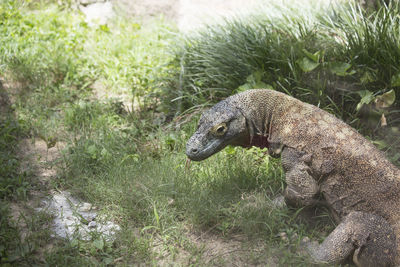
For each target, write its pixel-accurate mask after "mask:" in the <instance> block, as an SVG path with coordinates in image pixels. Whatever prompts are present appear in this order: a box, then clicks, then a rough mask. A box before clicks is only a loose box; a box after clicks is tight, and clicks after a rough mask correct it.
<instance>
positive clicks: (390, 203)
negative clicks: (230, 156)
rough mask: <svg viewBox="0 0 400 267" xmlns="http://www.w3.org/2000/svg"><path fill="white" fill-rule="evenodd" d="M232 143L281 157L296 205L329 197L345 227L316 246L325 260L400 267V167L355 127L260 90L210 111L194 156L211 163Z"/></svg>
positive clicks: (315, 253) (190, 149)
mask: <svg viewBox="0 0 400 267" xmlns="http://www.w3.org/2000/svg"><path fill="white" fill-rule="evenodd" d="M227 145H234V146H243V147H249V146H252V145H255V146H259V147H268V151H269V153H270V154H272V155H275V156H276V155H281V157H282V165H283V168H284V170H285V173H286V182H287V188H286V189H285V192H284V197H285V200H286V202H287V203H288V204H290V205H294V206H309V205H315V204H318V203H321V201H320V200H318V199H317V198H318V196H320V195H322V196H323V198H324V202H325V204H326V205H327V206H328V207H329V208H330V210H331V212H332V214H333V215H334V217H335V218H336V219H337V221H338V222H340V224H339V225H338V226H337V228H336V229H335V230H334V231H333V232H332V233H331V234H330V235H329V236H328V237H327V238H326V240H325V241H324V242H323V243H322V244H320V245H318V246H316V245H313V244H309V245H308V247H309V250H310V254H311V256H312V257H313V258H314V259H315V260H316V261H317V262H322V263H324V262H325V263H330V264H331V263H339V262H341V261H343V260H344V259H346V258H348V257H352V258H353V261H354V263H355V264H356V265H357V266H395V265H400V257H399V255H400V245H399V244H400V242H399V238H400V170H399V169H398V168H396V167H395V166H394V165H393V164H391V163H390V162H389V161H388V160H387V159H386V158H385V156H384V155H383V153H382V152H380V151H379V150H378V149H376V148H375V146H374V145H373V144H372V143H371V142H369V141H368V140H366V139H365V138H364V137H363V136H361V135H360V134H359V133H357V132H356V131H355V130H354V129H353V128H351V127H350V126H348V125H347V124H345V123H344V122H342V121H341V120H339V119H337V118H336V117H334V116H333V115H331V114H329V113H327V112H325V111H323V110H321V109H319V108H317V107H315V106H312V105H309V104H307V103H303V102H301V101H299V100H297V99H295V98H292V97H290V96H288V95H285V94H283V93H279V92H276V91H272V90H264V89H255V90H248V91H246V92H243V93H240V94H236V95H233V96H231V97H229V98H227V99H225V100H223V101H221V102H220V103H218V104H216V105H215V106H214V107H213V108H211V109H210V110H209V111H207V112H205V113H204V114H203V115H202V117H201V119H200V122H199V127H198V129H197V131H196V133H195V134H194V135H193V136H192V137H191V138H190V140H189V141H188V143H187V150H186V154H187V155H188V157H189V158H190V159H192V160H203V159H205V158H208V157H209V156H211V155H213V154H214V153H216V152H218V151H220V150H221V149H223V148H224V147H225V146H227Z"/></svg>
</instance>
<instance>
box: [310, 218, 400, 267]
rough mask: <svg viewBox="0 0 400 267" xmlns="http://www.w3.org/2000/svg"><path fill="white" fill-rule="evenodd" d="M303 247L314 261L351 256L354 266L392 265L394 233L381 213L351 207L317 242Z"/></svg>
mask: <svg viewBox="0 0 400 267" xmlns="http://www.w3.org/2000/svg"><path fill="white" fill-rule="evenodd" d="M307 248H308V251H309V253H310V254H311V256H312V258H313V259H314V260H315V261H316V262H317V263H326V264H337V263H340V262H343V261H344V260H345V259H347V258H348V257H350V256H353V262H354V263H355V264H356V265H357V266H362V267H369V266H371V267H372V266H394V264H395V262H394V261H395V257H396V236H395V234H394V231H393V229H392V227H391V226H390V224H389V223H388V222H387V221H386V220H385V219H384V218H382V217H381V216H378V215H375V214H371V213H365V212H359V211H353V212H351V213H349V214H348V215H347V216H346V217H345V218H344V220H343V221H342V222H341V223H340V224H339V225H338V226H337V227H336V228H335V230H334V231H333V232H332V233H331V234H330V235H329V236H328V237H327V238H326V239H325V240H324V242H322V244H320V245H318V244H315V243H311V242H310V243H308V244H307Z"/></svg>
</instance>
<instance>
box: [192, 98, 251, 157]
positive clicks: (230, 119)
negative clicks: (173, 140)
mask: <svg viewBox="0 0 400 267" xmlns="http://www.w3.org/2000/svg"><path fill="white" fill-rule="evenodd" d="M229 102H230V101H229V98H228V99H226V100H224V101H221V102H219V103H218V104H216V105H215V106H214V107H212V108H211V109H210V110H208V111H206V112H204V113H203V114H202V116H201V118H200V122H199V125H198V128H197V130H196V132H195V133H194V134H193V136H192V137H191V138H190V139H189V141H188V143H187V145H186V155H187V156H188V157H189V158H190V159H191V160H195V161H200V160H203V159H206V158H208V157H210V156H211V155H213V154H215V153H217V152H218V151H220V150H221V149H223V148H224V147H226V146H227V145H240V144H242V143H243V142H244V140H248V131H247V127H246V119H245V117H244V116H243V114H242V113H241V111H240V110H239V109H238V108H236V107H235V105H230V103H229Z"/></svg>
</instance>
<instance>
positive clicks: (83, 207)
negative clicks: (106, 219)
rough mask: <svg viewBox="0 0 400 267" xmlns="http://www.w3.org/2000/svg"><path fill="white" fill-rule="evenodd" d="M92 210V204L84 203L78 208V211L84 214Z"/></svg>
mask: <svg viewBox="0 0 400 267" xmlns="http://www.w3.org/2000/svg"><path fill="white" fill-rule="evenodd" d="M90 210H92V204H90V203H87V202H84V203H82V205H81V206H80V207H79V208H78V211H81V212H85V211H90Z"/></svg>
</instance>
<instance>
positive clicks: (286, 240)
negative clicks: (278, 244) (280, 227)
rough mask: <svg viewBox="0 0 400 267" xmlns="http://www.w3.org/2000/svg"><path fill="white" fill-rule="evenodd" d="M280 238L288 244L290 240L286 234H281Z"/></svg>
mask: <svg viewBox="0 0 400 267" xmlns="http://www.w3.org/2000/svg"><path fill="white" fill-rule="evenodd" d="M279 237H280V238H281V239H282V241H283V242H288V241H289V238H288V236H287V234H286V233H285V232H281V233H279Z"/></svg>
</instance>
